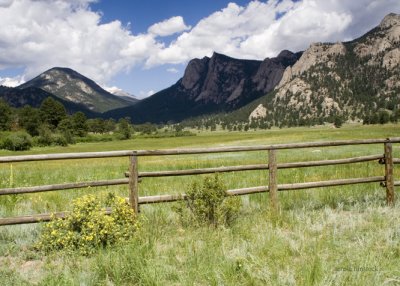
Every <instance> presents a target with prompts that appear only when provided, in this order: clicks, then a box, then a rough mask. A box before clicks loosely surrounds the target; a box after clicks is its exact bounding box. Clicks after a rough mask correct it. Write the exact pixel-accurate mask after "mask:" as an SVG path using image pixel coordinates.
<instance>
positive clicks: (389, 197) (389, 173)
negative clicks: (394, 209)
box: [384, 138, 394, 206]
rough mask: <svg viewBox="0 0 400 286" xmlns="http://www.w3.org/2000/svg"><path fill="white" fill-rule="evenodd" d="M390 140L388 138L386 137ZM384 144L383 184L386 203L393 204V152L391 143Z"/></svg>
mask: <svg viewBox="0 0 400 286" xmlns="http://www.w3.org/2000/svg"><path fill="white" fill-rule="evenodd" d="M387 140H388V141H389V140H390V139H389V138H388V139H387ZM384 144H385V186H386V203H387V204H388V205H389V206H393V205H394V178H393V153H392V143H391V142H390V141H389V142H386V143H384Z"/></svg>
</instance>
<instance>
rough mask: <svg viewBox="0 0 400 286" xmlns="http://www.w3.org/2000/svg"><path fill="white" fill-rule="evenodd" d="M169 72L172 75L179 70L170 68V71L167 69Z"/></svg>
mask: <svg viewBox="0 0 400 286" xmlns="http://www.w3.org/2000/svg"><path fill="white" fill-rule="evenodd" d="M167 72H170V73H178V72H179V70H178V69H176V68H169V69H167Z"/></svg>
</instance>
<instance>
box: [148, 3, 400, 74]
mask: <svg viewBox="0 0 400 286" xmlns="http://www.w3.org/2000/svg"><path fill="white" fill-rule="evenodd" d="M390 12H397V13H398V12H400V2H399V1H398V0H380V1H376V0H358V1H343V0H329V1H320V0H303V1H299V2H292V1H290V0H283V1H278V0H270V1H267V2H260V1H252V2H250V3H249V4H248V5H247V6H245V7H241V6H239V5H237V4H235V3H230V4H228V6H227V7H226V8H224V9H222V10H221V11H217V12H215V13H213V14H211V15H209V16H208V17H206V18H204V19H202V20H201V21H200V22H198V23H197V25H195V26H194V27H193V28H192V29H191V30H190V31H188V32H185V33H183V34H181V35H180V36H179V37H178V38H177V39H176V40H175V41H173V42H172V43H171V44H170V45H169V46H166V47H164V48H162V49H160V50H158V52H157V53H156V54H152V55H151V56H150V58H149V59H148V60H147V61H146V65H147V67H151V66H155V65H160V64H164V63H173V64H176V63H182V62H186V61H188V60H190V59H192V58H201V57H203V56H210V55H211V54H212V52H213V51H216V52H220V53H224V54H227V55H229V56H232V57H238V58H251V59H264V58H265V57H272V56H276V55H277V54H278V53H279V52H280V51H281V50H283V49H290V50H292V51H299V50H304V49H306V48H307V47H308V46H309V45H310V44H311V43H312V42H320V41H322V42H325V41H330V42H335V41H343V40H349V39H353V38H355V37H357V36H361V35H362V34H363V33H365V32H367V31H368V30H369V29H371V28H373V27H374V26H376V25H377V24H378V23H379V22H380V20H382V18H383V17H384V16H385V15H386V14H388V13H390Z"/></svg>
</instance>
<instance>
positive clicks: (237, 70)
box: [0, 14, 400, 126]
mask: <svg viewBox="0 0 400 286" xmlns="http://www.w3.org/2000/svg"><path fill="white" fill-rule="evenodd" d="M399 65H400V16H399V15H397V14H389V15H387V16H386V17H385V18H384V19H383V20H382V22H381V23H380V24H379V26H377V27H375V28H374V29H372V30H371V31H369V32H367V33H366V34H365V35H363V36H361V37H360V38H357V39H355V40H353V41H349V42H337V43H313V44H311V45H310V47H309V48H308V49H307V50H305V51H304V52H297V53H293V52H290V51H287V50H285V51H282V52H281V53H280V54H279V55H278V56H277V57H275V58H267V59H265V60H263V61H256V60H245V59H234V58H231V57H228V56H225V55H222V54H219V53H214V54H213V55H212V56H211V57H204V58H202V59H193V60H191V61H190V62H189V63H188V65H187V67H186V70H185V73H184V75H183V77H182V78H181V79H179V80H178V81H177V82H176V83H175V84H174V85H172V86H170V87H168V88H166V89H164V90H162V91H159V92H157V93H155V94H154V95H152V96H150V97H148V98H146V99H143V100H140V101H138V100H135V99H132V98H131V97H128V98H127V97H124V96H117V95H114V94H111V93H110V92H108V91H106V90H104V89H102V88H101V87H100V86H98V85H97V84H96V83H95V82H94V81H92V80H90V79H88V78H86V77H84V76H83V75H80V74H79V73H77V72H76V71H73V70H71V69H67V68H53V69H50V70H48V71H46V72H44V73H42V74H41V75H39V76H38V77H36V78H34V79H32V80H30V81H28V82H26V83H25V84H23V85H21V86H19V87H17V88H5V87H0V98H3V99H5V100H6V101H7V102H9V103H10V104H11V105H13V106H17V107H18V106H21V105H23V104H31V105H35V104H36V105H37V104H39V102H40V101H41V100H42V99H43V98H44V97H47V96H51V97H55V98H57V99H59V100H60V101H61V102H62V103H63V104H64V105H65V104H69V106H70V107H68V108H67V109H75V110H78V109H79V110H81V111H84V112H86V113H91V114H90V116H93V114H99V116H100V115H101V116H102V117H105V118H108V117H113V118H116V119H118V118H121V117H130V118H131V120H132V122H135V123H143V122H154V123H160V122H164V123H167V122H179V121H182V120H185V119H188V118H193V117H196V116H202V115H207V116H210V115H211V114H219V115H218V118H219V119H218V120H223V118H229V120H236V121H237V120H239V121H243V122H245V121H251V120H255V119H257V120H263V121H266V122H269V124H271V125H277V126H282V125H283V126H294V125H302V124H304V123H308V124H309V123H311V124H314V123H318V122H324V121H329V120H331V119H332V118H333V117H334V116H340V117H341V118H343V119H344V120H360V119H361V118H363V117H364V116H366V115H367V114H369V113H373V112H377V111H379V110H387V111H388V112H393V111H394V110H397V109H400V70H399ZM7 94H8V95H7ZM100 113H101V114H100ZM213 116H215V115H213Z"/></svg>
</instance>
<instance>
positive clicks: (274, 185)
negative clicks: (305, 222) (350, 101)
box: [0, 138, 400, 225]
mask: <svg viewBox="0 0 400 286" xmlns="http://www.w3.org/2000/svg"><path fill="white" fill-rule="evenodd" d="M393 143H400V138H388V139H368V140H341V141H330V142H308V143H293V144H277V145H261V146H241V147H221V148H197V149H167V150H138V151H112V152H87V153H62V154H47V155H22V156H3V157H0V163H13V162H29V161H50V160H66V159H71V160H72V159H86V158H110V157H129V172H127V173H126V174H125V178H121V179H113V180H98V181H87V182H73V183H65V184H56V185H42V186H33V187H17V188H3V189H0V196H2V195H16V194H28V193H37V192H50V191H60V190H68V189H77V188H84V187H99V186H113V185H124V184H125V185H129V203H130V205H131V207H132V208H133V209H134V211H135V212H136V213H137V212H139V206H140V205H141V204H151V203H164V202H173V201H178V200H182V199H184V197H185V195H184V194H181V195H157V196H145V197H140V196H139V183H140V181H141V180H142V179H143V178H150V177H168V176H186V175H199V174H211V173H223V172H234V171H250V170H268V173H269V175H268V177H269V180H268V186H257V187H249V188H241V189H232V190H227V194H228V195H248V194H254V193H261V192H269V195H270V199H271V206H272V208H274V209H276V208H277V207H278V195H277V192H278V191H289V190H300V189H309V188H321V187H330V186H342V185H353V184H364V183H373V182H379V183H380V184H381V186H382V187H385V188H386V202H387V204H388V205H393V204H394V201H395V192H394V187H395V186H400V181H395V180H394V176H393V166H394V164H399V163H400V158H393V151H392V144H393ZM362 144H383V147H384V148H383V154H379V155H368V156H361V157H355V158H345V159H335V160H321V161H307V162H290V163H278V162H277V160H276V154H277V152H278V150H283V149H301V148H313V147H332V146H349V145H362ZM243 151H268V164H257V165H240V166H228V167H225V166H224V167H214V168H202V169H190V170H172V171H154V172H139V171H138V158H139V157H142V156H165V155H183V154H192V155H193V154H207V153H224V152H243ZM369 161H378V162H379V163H380V164H383V165H384V166H385V175H384V176H374V177H366V178H350V179H338V180H328V181H319V182H306V183H294V184H278V181H277V172H278V169H287V168H304V167H317V166H328V165H339V164H351V163H360V162H369ZM105 211H106V213H110V212H111V211H112V210H110V209H107V210H105ZM67 214H68V212H57V213H53V214H35V215H26V216H18V217H7V218H0V225H13V224H25V223H36V222H42V221H49V220H51V219H52V217H57V218H64V217H65V216H66V215H67Z"/></svg>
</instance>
